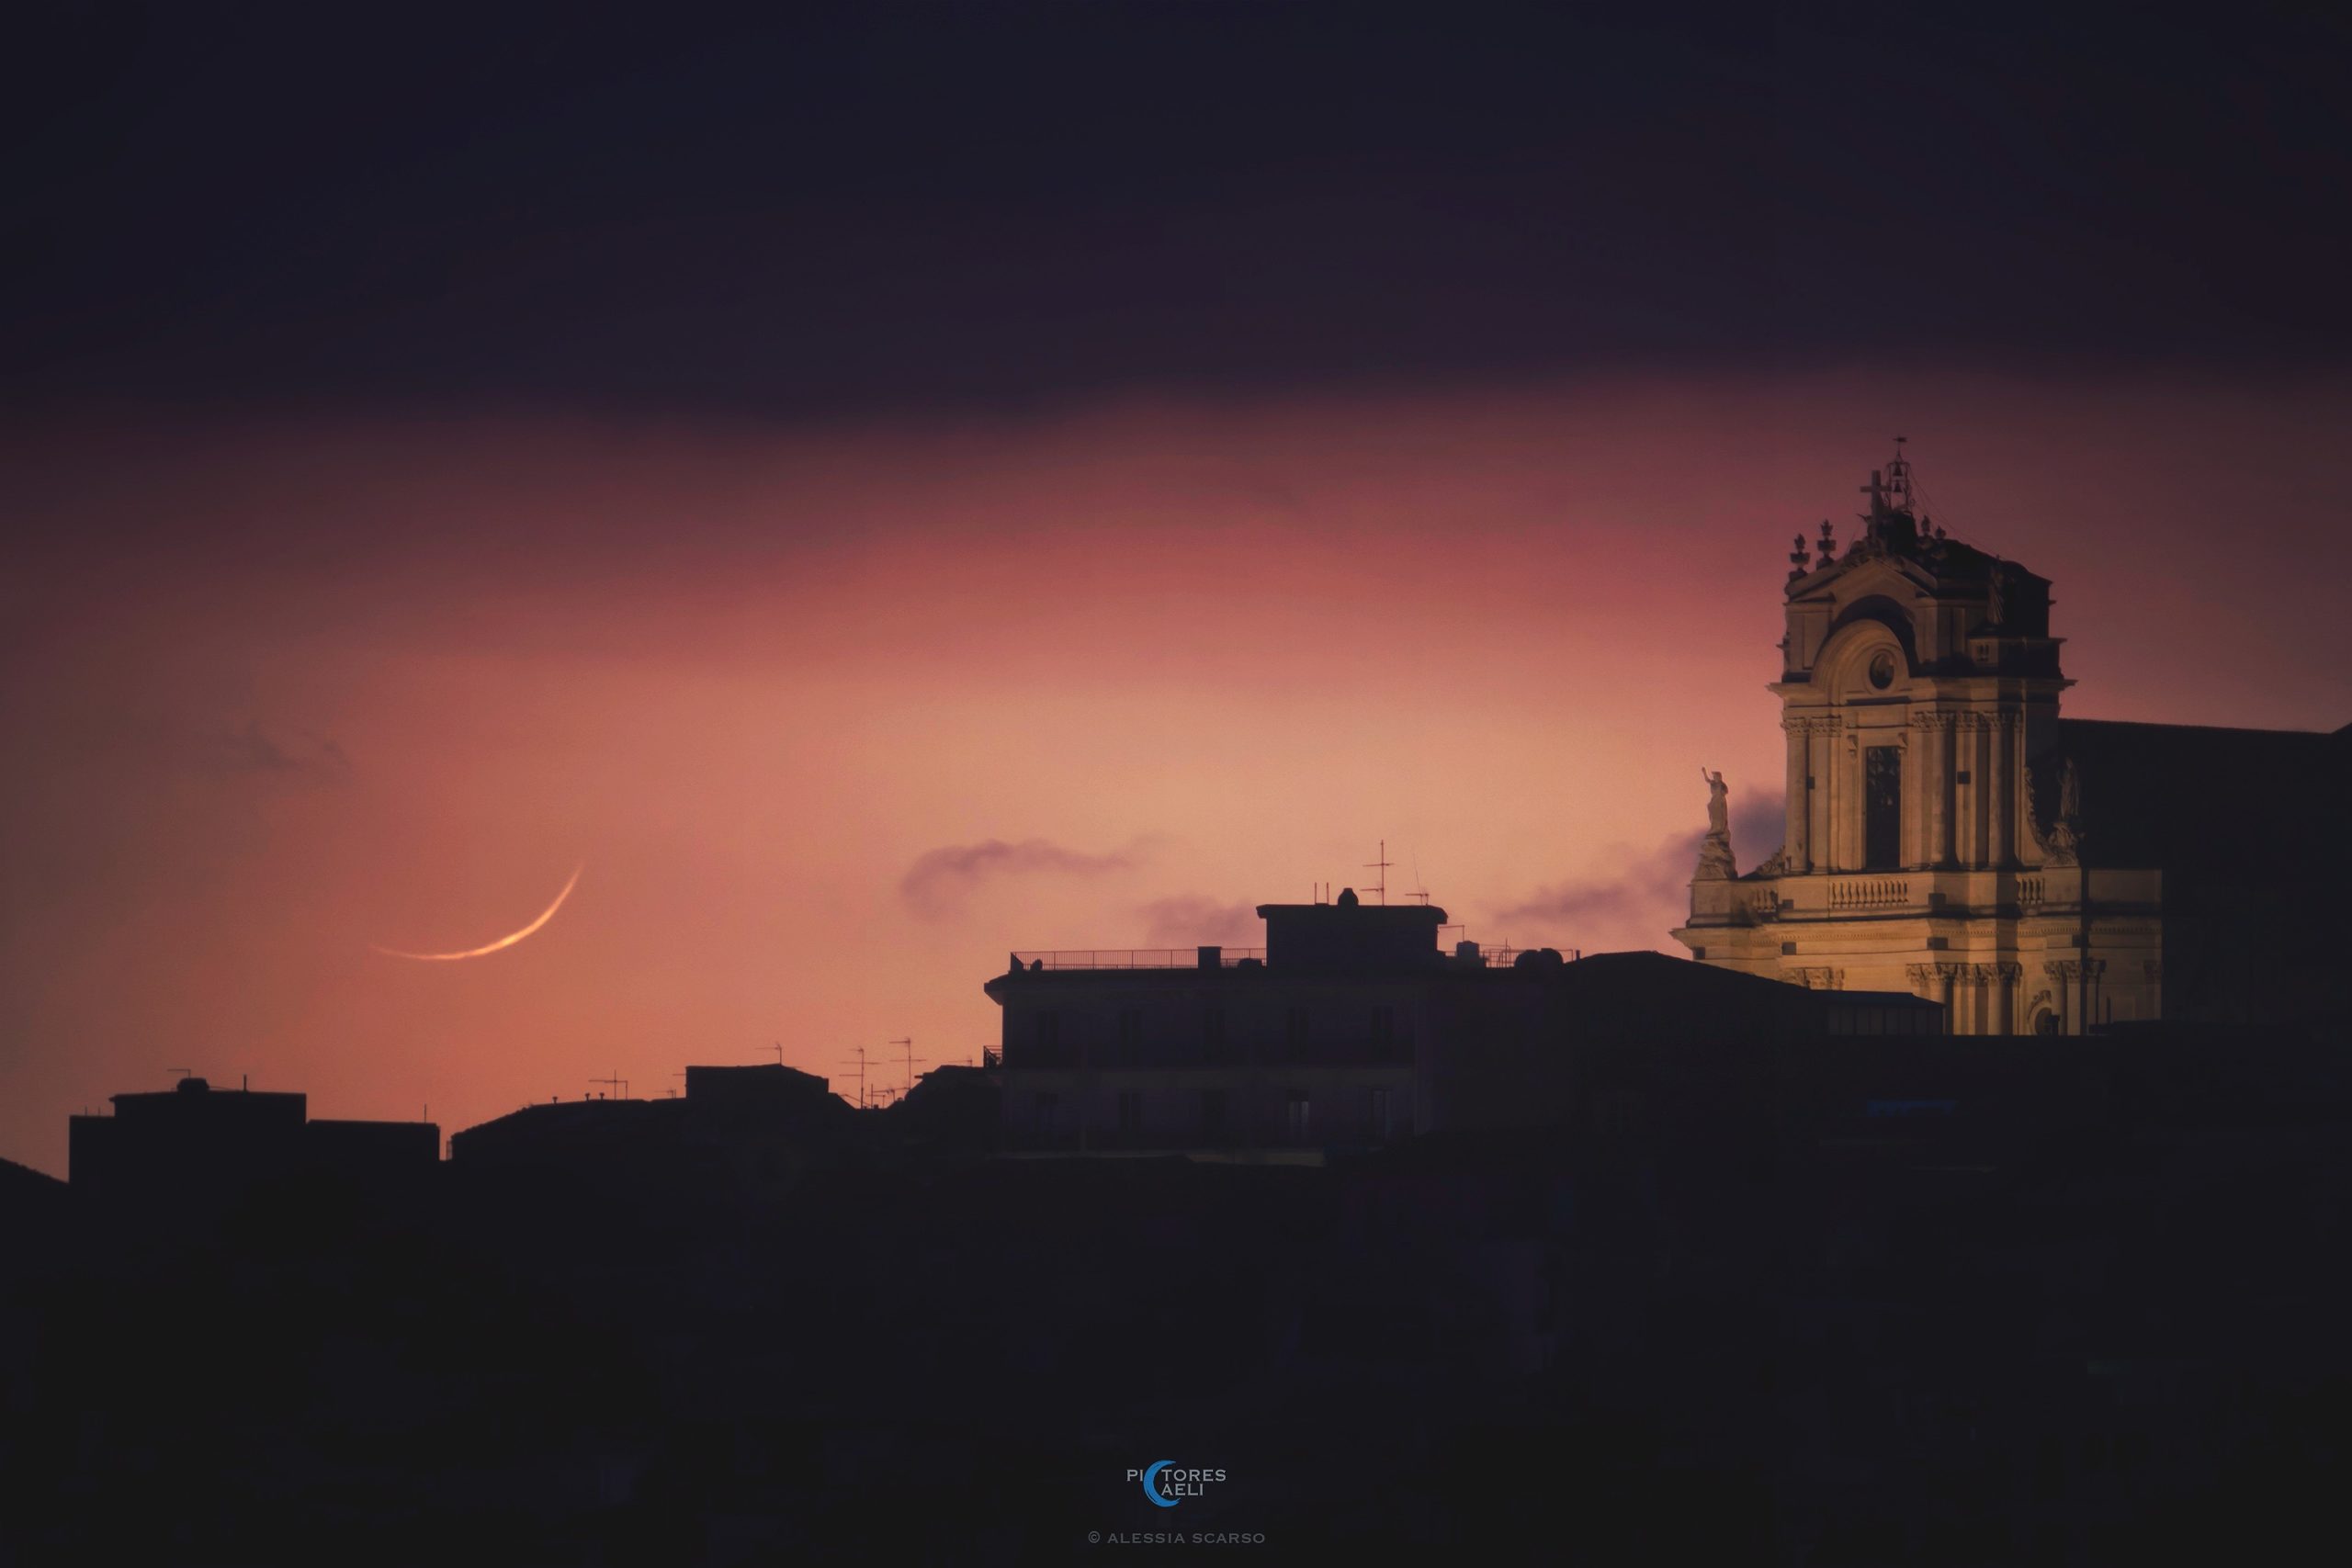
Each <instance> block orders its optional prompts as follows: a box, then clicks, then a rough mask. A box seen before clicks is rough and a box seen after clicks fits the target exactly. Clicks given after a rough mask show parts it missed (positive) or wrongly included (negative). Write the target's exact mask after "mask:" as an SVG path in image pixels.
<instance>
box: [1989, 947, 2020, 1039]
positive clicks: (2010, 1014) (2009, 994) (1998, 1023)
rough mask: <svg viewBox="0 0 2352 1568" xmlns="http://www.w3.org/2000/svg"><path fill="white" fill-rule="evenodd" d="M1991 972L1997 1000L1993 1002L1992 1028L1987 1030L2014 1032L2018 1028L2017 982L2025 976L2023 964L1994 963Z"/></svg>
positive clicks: (2001, 1032) (1996, 1032) (2000, 1032)
mask: <svg viewBox="0 0 2352 1568" xmlns="http://www.w3.org/2000/svg"><path fill="white" fill-rule="evenodd" d="M1993 972H1994V982H1995V985H1994V995H1995V996H1996V998H1997V1000H1996V1002H1995V1004H1994V1006H1995V1009H1996V1010H1995V1012H1994V1014H1993V1028H1992V1029H1991V1031H1990V1032H1991V1033H1994V1034H2015V1033H2016V1032H2017V1029H2018V981H2019V980H2020V979H2023V978H2024V977H2025V965H2023V964H1995V965H1993Z"/></svg>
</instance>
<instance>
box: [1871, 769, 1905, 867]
mask: <svg viewBox="0 0 2352 1568" xmlns="http://www.w3.org/2000/svg"><path fill="white" fill-rule="evenodd" d="M1902 865H1903V749H1902V748H1901V747H1899V746H1871V747H1868V748H1865V749H1864V750H1863V752H1862V869H1863V870H1864V871H1898V870H1900V869H1902Z"/></svg>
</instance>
